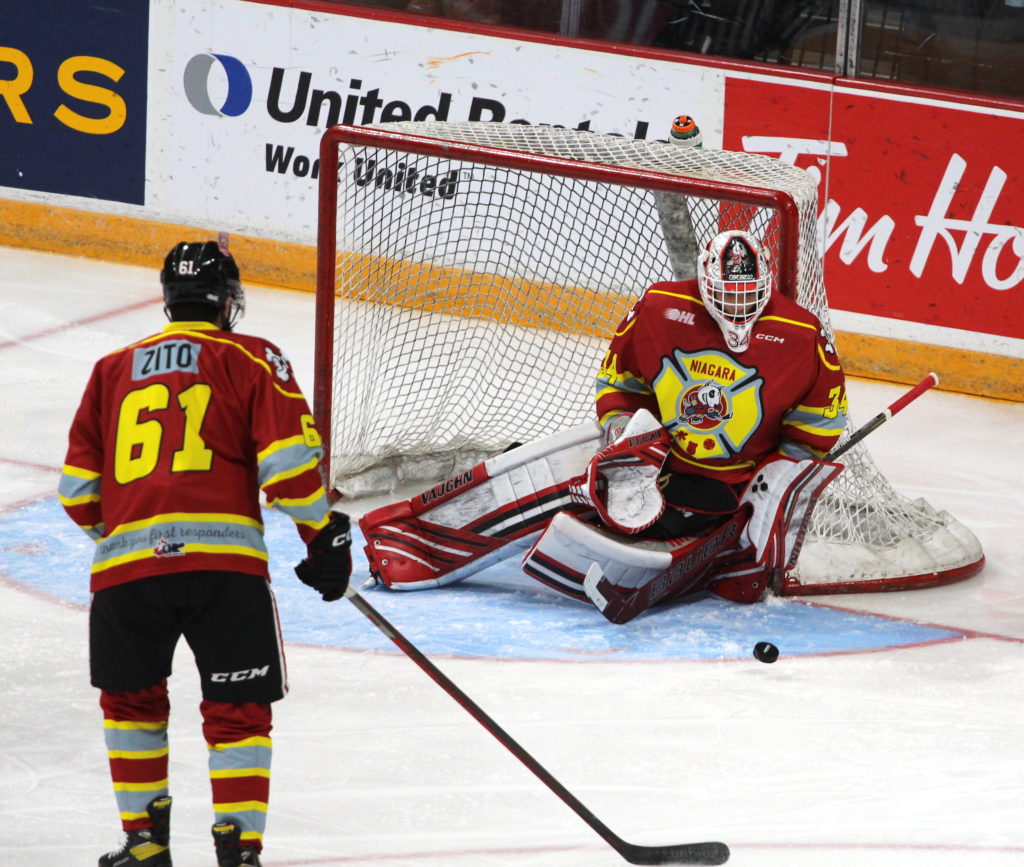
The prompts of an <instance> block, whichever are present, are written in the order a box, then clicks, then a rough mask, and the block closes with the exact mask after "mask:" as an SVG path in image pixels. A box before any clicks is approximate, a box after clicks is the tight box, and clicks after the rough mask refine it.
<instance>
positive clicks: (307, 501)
mask: <svg viewBox="0 0 1024 867" xmlns="http://www.w3.org/2000/svg"><path fill="white" fill-rule="evenodd" d="M326 496H327V492H326V491H324V489H323V486H322V485H321V486H320V487H319V488H317V489H316V490H315V491H314V492H313V493H312V494H310V495H309V496H308V497H278V498H277V499H276V500H267V505H268V506H272V507H291V506H311V505H313V503H315V502H316V501H317V500H319V499H320V498H321V497H326Z"/></svg>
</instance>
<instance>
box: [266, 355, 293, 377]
mask: <svg viewBox="0 0 1024 867" xmlns="http://www.w3.org/2000/svg"><path fill="white" fill-rule="evenodd" d="M264 353H265V354H266V356H267V361H269V362H270V365H271V367H273V368H274V373H276V374H277V378H278V379H280V380H281V381H282V382H288V381H289V380H290V379H291V378H292V370H291V365H290V364H289V363H288V359H287V358H286V357H285V354H284V353H283V352H280V353H278V352H274V350H273V349H271V348H270V347H269V346H267V347H264Z"/></svg>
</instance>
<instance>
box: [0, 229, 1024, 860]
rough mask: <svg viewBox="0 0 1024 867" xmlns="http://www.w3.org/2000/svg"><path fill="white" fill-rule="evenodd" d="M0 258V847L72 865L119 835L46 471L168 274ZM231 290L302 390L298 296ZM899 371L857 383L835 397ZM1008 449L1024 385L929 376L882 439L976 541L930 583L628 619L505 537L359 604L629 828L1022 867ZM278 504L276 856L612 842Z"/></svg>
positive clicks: (155, 321) (183, 692) (857, 855)
mask: <svg viewBox="0 0 1024 867" xmlns="http://www.w3.org/2000/svg"><path fill="white" fill-rule="evenodd" d="M241 265H242V267H243V278H244V262H242V263H241ZM0 274H2V275H3V276H2V277H0V364H2V371H3V380H2V381H3V391H2V401H0V418H2V431H3V436H2V438H0V480H2V481H3V483H4V488H5V492H6V496H5V497H4V502H5V505H4V506H3V507H0V636H2V638H0V641H2V647H3V651H4V652H3V653H2V655H0V696H2V698H0V867H37V865H49V864H55V863H60V864H89V863H95V858H96V856H97V855H99V854H100V853H101V852H103V851H105V850H106V849H108V848H112V847H113V846H114V844H115V843H116V842H117V840H118V833H119V832H118V823H117V816H116V810H115V806H114V799H113V795H112V793H111V790H110V782H109V779H108V774H107V768H106V757H105V751H104V747H103V738H102V729H101V716H100V712H99V708H98V706H97V702H96V692H95V690H93V689H92V688H91V687H90V686H89V683H88V666H87V646H86V635H87V607H86V606H87V603H88V594H87V592H86V585H87V568H88V558H89V548H90V545H91V543H90V542H89V541H88V540H87V539H86V538H85V536H84V535H83V534H82V533H81V532H80V531H78V530H77V528H75V527H74V525H72V524H71V523H70V521H68V519H67V518H66V517H65V516H64V514H63V512H62V510H61V509H60V506H59V504H58V503H57V502H56V499H55V496H54V492H55V488H56V483H57V478H58V474H59V471H60V467H61V463H62V461H63V457H64V451H65V448H66V442H67V440H66V434H67V428H68V425H69V423H70V420H71V416H72V414H73V412H74V410H75V407H76V406H77V402H78V399H79V396H80V394H81V391H82V389H83V388H84V385H85V381H86V378H87V376H88V374H89V370H90V368H91V365H92V363H93V361H95V359H96V358H97V357H99V356H100V355H101V354H103V353H104V352H108V351H110V350H113V349H116V348H117V347H119V346H121V345H123V344H125V343H128V342H130V341H131V340H134V339H137V338H139V337H142V336H144V335H146V334H149V333H152V332H154V331H156V330H158V329H159V328H160V327H161V326H162V323H163V316H162V313H161V310H160V307H161V303H160V300H159V283H158V273H157V270H156V267H155V266H154V268H153V269H140V268H131V267H125V266H114V265H109V264H104V263H98V262H93V261H89V260H85V259H75V258H67V257H61V256H54V255H50V254H43V253H36V252H30V251H25V250H16V249H9V248H0ZM247 291H248V296H249V297H248V305H247V315H246V319H245V320H243V323H242V326H241V330H244V331H249V332H253V333H260V334H263V335H265V336H267V337H269V338H270V339H272V340H273V341H274V342H275V343H277V344H279V345H280V346H282V347H283V348H284V350H285V352H286V353H287V354H288V355H289V356H290V358H291V360H292V361H293V363H294V365H295V367H296V371H297V373H298V378H299V381H300V383H301V384H302V385H303V386H304V388H305V390H306V392H307V394H308V393H310V392H311V390H312V355H313V346H312V334H313V299H312V296H310V295H305V294H302V293H291V292H281V291H272V290H265V289H261V288H259V287H252V286H249V287H247ZM925 372H926V371H922V375H923V374H924V373H925ZM939 372H940V374H941V371H939ZM900 391H901V387H899V386H892V385H886V384H881V383H875V382H868V381H862V380H854V381H852V382H851V383H850V399H851V412H852V413H853V414H854V417H855V418H859V419H867V418H870V417H871V416H872V415H874V413H875V412H877V411H878V410H879V409H881V408H882V407H884V406H885V405H887V404H888V403H890V402H891V401H892V400H893V399H894V398H895V397H896V395H897V394H899V393H900ZM1022 441H1024V406H1022V405H1019V404H1010V403H1001V402H996V401H988V400H982V399H978V398H971V397H966V396H963V395H955V394H950V393H945V392H939V391H932V392H929V393H928V394H927V395H925V396H924V397H923V398H921V399H920V400H919V401H917V402H916V403H914V404H912V405H911V406H910V407H908V408H907V409H906V410H905V411H904V412H903V413H901V414H900V415H899V416H897V417H896V418H895V419H893V420H892V421H891V422H890V423H889V424H887V425H885V426H884V427H883V428H881V429H880V430H879V431H878V432H876V433H874V434H872V437H871V450H872V453H873V454H874V456H875V459H876V462H877V463H878V464H879V466H880V468H881V469H882V471H883V472H884V473H885V474H886V475H887V476H888V478H889V479H890V480H891V481H892V482H893V483H894V484H895V486H896V487H897V488H898V489H899V490H900V491H901V492H903V493H905V494H907V495H909V496H913V497H917V496H923V497H925V498H926V499H928V500H929V501H930V502H931V503H932V504H933V505H934V506H936V508H940V509H946V510H948V511H950V512H952V513H953V514H954V515H956V516H957V517H958V518H959V519H960V520H961V521H963V522H964V523H965V524H967V525H968V526H969V527H970V528H971V529H972V530H973V531H974V532H975V533H977V534H978V536H979V537H980V538H981V540H982V543H983V545H984V547H985V551H986V555H987V558H988V561H987V565H986V567H985V569H984V571H983V572H982V573H981V574H980V575H978V576H977V577H975V578H973V579H971V580H969V581H967V582H964V583H962V584H958V585H953V586H950V587H943V588H935V589H931V590H920V591H913V592H907V593H891V594H877V595H860V596H832V597H821V598H818V599H817V600H815V601H814V602H812V603H810V604H808V603H805V602H799V601H793V600H772V601H770V602H768V603H765V604H762V605H758V606H754V607H742V606H734V605H730V604H728V603H725V602H722V601H721V600H713V599H702V600H699V601H697V602H695V603H690V604H685V605H676V606H674V607H672V608H668V609H663V610H658V611H655V612H650V613H648V614H647V615H645V616H643V617H640V618H638V619H637V620H635V621H633V622H632V623H630V624H626V625H625V626H620V627H615V626H612V625H611V624H608V623H607V622H606V621H604V619H603V618H602V617H600V615H599V614H598V613H597V612H596V611H594V610H592V609H589V608H588V607H586V606H584V605H582V604H579V603H575V602H573V601H572V600H568V599H564V598H562V597H560V596H558V595H557V594H555V593H554V592H552V591H549V590H547V589H545V588H543V587H541V586H540V585H537V584H535V583H533V582H532V581H530V580H529V579H527V578H525V577H523V576H521V575H520V574H519V573H518V572H517V569H516V568H515V561H514V560H513V561H509V562H507V563H505V564H501V565H499V566H497V567H494V568H493V569H492V570H489V571H488V572H487V573H484V574H482V575H480V576H478V577H475V578H473V579H470V580H467V581H466V582H464V583H462V584H459V585H456V586H454V587H450V588H446V589H443V590H438V591H426V592H422V593H406V594H393V593H389V592H387V591H384V590H379V589H371V590H367V591H365V594H364V595H365V598H366V599H367V600H368V601H369V602H370V603H371V604H372V605H374V606H375V607H377V608H379V610H380V611H381V612H382V613H384V615H385V616H386V617H387V618H388V619H389V620H391V622H392V623H394V625H395V626H396V627H397V628H398V629H400V630H402V631H403V633H404V634H405V635H406V636H407V637H408V638H409V639H411V640H412V641H413V642H414V643H415V644H416V645H417V646H418V647H419V648H420V649H421V650H422V651H423V652H425V653H427V654H428V655H429V656H430V658H431V659H433V660H434V661H435V662H436V663H437V665H438V666H439V667H440V668H442V669H443V670H444V671H445V673H447V674H448V675H449V676H450V677H451V678H452V679H453V680H454V681H455V682H456V683H457V684H458V685H459V686H460V687H461V688H462V689H463V690H464V691H465V692H466V693H468V694H469V695H470V696H471V697H472V698H473V699H475V700H476V701H477V702H478V703H479V704H480V705H481V706H482V707H483V708H484V710H485V711H487V712H488V713H489V714H491V715H492V716H493V717H494V718H495V719H496V720H497V721H498V722H499V723H500V724H501V725H502V727H503V728H504V729H505V730H506V731H507V732H508V733H509V734H510V735H511V736H512V737H514V738H515V739H516V740H517V741H518V742H519V743H520V744H521V745H522V746H523V747H525V748H526V749H527V750H528V751H529V752H530V753H531V754H532V755H533V756H534V757H535V758H536V759H537V760H539V761H540V762H541V763H542V764H543V765H544V766H545V767H547V769H548V770H549V771H551V772H552V773H553V774H554V775H555V776H556V777H558V778H559V779H560V780H561V782H562V783H563V784H564V785H565V786H566V787H567V788H568V789H569V790H570V791H572V792H573V794H575V795H576V796H577V797H578V798H579V799H580V800H581V801H582V802H583V803H584V804H585V805H586V806H587V807H588V808H589V809H591V810H592V811H593V812H594V813H595V814H596V815H597V816H598V817H600V818H601V820H602V821H604V822H605V823H606V824H607V825H608V826H609V827H611V828H612V830H613V831H615V832H616V833H617V834H619V835H620V836H621V837H623V838H624V839H626V840H628V841H630V842H636V843H644V844H663V843H679V842H691V841H698V840H723V841H725V842H726V843H728V844H729V845H730V846H731V848H732V851H733V856H732V859H731V860H730V862H729V863H730V864H734V865H751V867H754V865H756V867H775V865H780V867H781V865H786V867H805V865H806V867H810V865H815V867H817V865H826V864H827V865H830V867H832V865H838V867H844V865H871V867H888V865H901V867H904V865H927V867H945V865H954V864H955V865H957V867H973V865H978V867H982V865H984V867H990V865H992V867H1002V865H1011V864H1014V865H1017V864H1021V863H1024V796H1022V794H1021V792H1022V787H1024V760H1022V758H1021V753H1022V751H1021V748H1020V743H1021V739H1022V734H1024V731H1022V722H1021V720H1022V719H1024V674H1022V672H1024V567H1022V562H1024V532H1022V529H1024V518H1022V515H1024V458H1022V453H1021V450H1020V443H1021V442H1022ZM379 503H380V501H379V500H377V501H373V502H372V503H371V502H365V503H357V504H354V505H353V506H352V507H351V511H352V512H353V513H354V514H358V513H360V512H362V511H364V510H365V509H367V508H370V507H371V506H372V505H378V504H379ZM267 521H268V532H269V536H270V543H271V545H272V553H273V558H272V570H273V575H274V586H275V589H276V593H277V596H278V601H279V603H280V607H281V612H282V621H283V628H284V632H285V638H286V639H287V642H288V643H287V652H288V662H289V678H290V684H291V694H290V695H289V697H288V698H287V699H286V700H285V701H283V702H280V703H279V704H277V705H275V754H274V776H273V784H272V787H271V806H270V815H269V821H268V829H267V836H266V847H267V848H266V857H265V861H264V863H265V864H267V865H268V867H275V865H276V867H305V865H309V867H314V865H315V867H329V865H389V867H407V865H408V867H412V865H417V867H419V865H424V867H430V865H445V867H471V865H516V867H548V865H551V867H600V865H614V864H621V863H624V862H623V861H622V859H621V858H619V857H618V856H617V855H616V853H615V852H614V851H613V850H612V849H610V848H609V847H608V846H607V845H606V844H605V843H604V842H603V841H602V840H601V839H600V838H599V837H598V836H597V835H596V834H595V833H594V832H593V831H592V830H591V829H590V828H588V827H587V826H586V824H584V822H582V821H581V820H580V819H579V818H578V817H577V816H575V815H574V814H573V813H572V811H571V810H569V808H568V807H566V806H565V805H564V804H562V802H561V801H559V800H558V799H557V798H556V797H555V796H554V795H553V794H551V793H550V792H549V791H548V790H547V789H546V788H545V787H544V786H543V785H542V784H541V783H540V782H539V781H538V780H537V779H536V778H535V777H534V776H533V775H532V774H531V773H530V772H529V771H528V770H526V768H524V767H523V766H522V765H521V764H520V763H519V762H518V761H517V760H516V759H515V758H514V757H513V756H512V755H511V754H510V753H509V752H508V751H506V750H505V749H504V748H503V747H502V746H501V745H500V744H499V743H498V742H497V741H496V740H494V739H493V738H491V737H490V736H489V735H488V733H487V732H486V731H485V730H484V729H483V728H482V727H481V726H480V725H479V724H478V723H477V722H476V721H474V720H473V719H472V718H471V717H470V716H469V715H468V714H467V713H466V712H465V711H464V710H463V709H462V708H460V707H459V706H458V705H457V704H455V702H453V701H452V700H451V698H449V697H448V696H447V695H446V694H445V693H444V692H443V691H442V690H441V689H440V688H439V687H438V686H437V685H435V684H434V683H433V682H432V681H431V680H429V679H428V678H427V677H426V676H425V675H424V673H423V672H422V671H421V670H420V669H419V668H417V667H416V666H415V665H414V664H413V663H412V662H411V661H410V660H409V659H407V658H406V657H405V656H404V655H403V654H401V653H400V652H399V651H398V650H397V649H396V648H395V647H394V646H393V645H391V644H390V643H389V642H388V641H387V640H386V639H385V638H384V637H383V635H382V634H381V633H380V632H379V631H377V630H376V629H375V628H374V627H373V626H372V625H371V624H370V623H369V622H368V621H367V620H365V618H363V617H362V616H361V615H360V614H359V613H358V612H357V611H356V610H355V609H354V608H353V607H352V606H350V605H348V604H347V603H345V602H337V603H333V604H331V605H325V604H324V603H323V602H321V601H320V599H319V597H318V596H317V595H316V594H314V593H312V592H311V591H310V590H309V589H308V588H305V587H303V586H302V585H300V584H299V583H298V582H297V581H296V579H295V578H294V577H293V576H292V575H291V571H290V567H291V564H292V563H293V562H294V560H295V559H296V558H297V557H298V556H300V555H301V546H300V545H299V543H298V540H297V538H296V537H295V536H294V533H293V532H292V530H291V527H290V525H289V524H288V522H287V521H286V520H281V519H280V518H278V517H277V516H276V514H275V513H268V514H267ZM357 569H365V560H358V559H357ZM361 577H365V576H361ZM357 580H358V578H357ZM760 640H768V641H771V642H773V643H774V644H776V645H778V646H779V647H780V649H781V651H782V656H781V658H780V659H779V661H778V662H777V663H775V664H774V665H764V664H762V663H759V662H757V661H755V660H754V659H753V657H752V655H751V650H752V648H753V645H754V643H755V642H756V641H760ZM171 690H172V704H173V708H174V710H173V713H172V720H171V785H172V794H173V795H174V797H175V806H174V815H173V835H174V843H173V847H174V861H175V864H176V865H177V867H193V865H195V867H199V865H212V864H213V862H214V859H213V855H212V849H211V845H210V842H209V840H210V838H209V824H210V822H211V821H212V813H211V809H210V806H209V783H208V782H207V779H206V756H205V753H206V749H205V745H204V744H203V742H202V738H201V735H200V731H199V714H198V702H199V688H198V682H197V678H196V676H195V673H194V670H193V668H192V663H191V658H190V656H189V654H188V650H187V647H184V646H183V647H182V648H179V655H178V657H177V659H176V666H175V675H174V677H173V678H172V680H171Z"/></svg>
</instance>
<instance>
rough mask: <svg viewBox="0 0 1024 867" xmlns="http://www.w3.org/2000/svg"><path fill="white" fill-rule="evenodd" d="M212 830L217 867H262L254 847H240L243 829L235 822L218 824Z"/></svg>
mask: <svg viewBox="0 0 1024 867" xmlns="http://www.w3.org/2000/svg"><path fill="white" fill-rule="evenodd" d="M210 830H211V831H212V832H213V845H214V848H215V849H216V850H217V867H261V863H260V856H259V853H258V852H257V851H256V850H255V849H254V848H253V847H252V846H241V845H239V840H240V838H241V836H242V829H241V828H239V827H238V826H237V825H235V824H234V823H233V822H218V823H217V824H216V825H214V826H213V827H212V828H211V829H210Z"/></svg>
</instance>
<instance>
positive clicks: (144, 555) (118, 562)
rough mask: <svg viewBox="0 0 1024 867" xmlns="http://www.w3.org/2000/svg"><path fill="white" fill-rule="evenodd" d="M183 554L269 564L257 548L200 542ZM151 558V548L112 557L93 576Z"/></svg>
mask: <svg viewBox="0 0 1024 867" xmlns="http://www.w3.org/2000/svg"><path fill="white" fill-rule="evenodd" d="M180 550H181V553H182V554H237V555H238V556H239V557H252V558H254V559H256V560H262V561H263V562H264V563H266V562H269V559H270V558H269V556H268V554H267V552H266V551H259V550H257V549H256V548H245V547H243V546H241V545H204V544H202V543H199V542H188V543H186V544H185V545H184V546H183V547H182V548H181V549H180ZM150 557H153V558H156V554H154V553H153V551H152V549H151V548H147V549H145V550H144V551H133V552H132V553H131V554H122V555H121V556H120V557H111V558H109V559H107V560H101V561H100V562H98V563H93V564H92V574H93V575H95V574H96V573H98V572H105V571H106V570H107V569H113V568H114V567H115V566H124V565H125V564H127V563H136V562H138V561H139V560H146V559H148V558H150Z"/></svg>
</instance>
